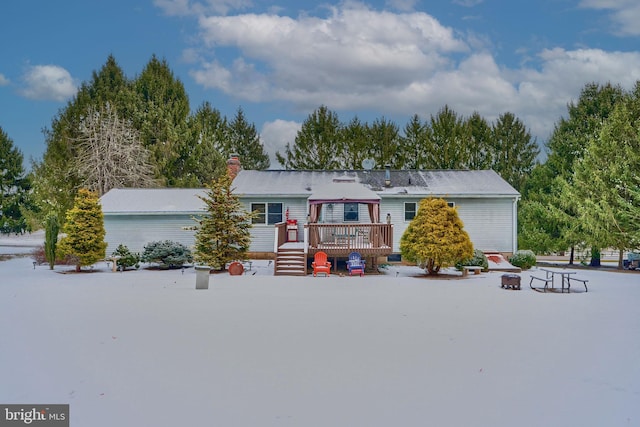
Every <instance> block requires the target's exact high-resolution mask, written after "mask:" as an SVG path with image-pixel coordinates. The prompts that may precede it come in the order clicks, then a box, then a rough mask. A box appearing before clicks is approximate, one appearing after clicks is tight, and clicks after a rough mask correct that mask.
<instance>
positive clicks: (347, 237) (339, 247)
mask: <svg viewBox="0 0 640 427" xmlns="http://www.w3.org/2000/svg"><path fill="white" fill-rule="evenodd" d="M276 229H277V244H276V245H277V248H281V247H283V245H287V246H285V248H287V247H288V248H293V247H294V246H301V247H302V249H304V250H305V253H306V254H307V256H311V257H312V256H313V255H314V254H315V253H316V252H319V251H322V252H325V253H326V254H327V255H329V256H332V257H347V256H349V254H350V253H351V252H360V254H361V255H362V256H363V257H375V256H386V255H389V254H391V253H392V251H393V225H392V224H366V223H364V224H356V223H336V224H305V225H304V233H303V235H302V236H303V239H302V241H300V242H287V239H286V237H287V236H286V224H285V223H280V224H276Z"/></svg>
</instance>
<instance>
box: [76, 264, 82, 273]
mask: <svg viewBox="0 0 640 427" xmlns="http://www.w3.org/2000/svg"><path fill="white" fill-rule="evenodd" d="M80 268H81V266H80V264H76V273H80V271H81V270H80Z"/></svg>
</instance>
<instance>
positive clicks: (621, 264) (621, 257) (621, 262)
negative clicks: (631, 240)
mask: <svg viewBox="0 0 640 427" xmlns="http://www.w3.org/2000/svg"><path fill="white" fill-rule="evenodd" d="M619 251H620V252H619V253H618V270H624V249H622V248H620V249H619Z"/></svg>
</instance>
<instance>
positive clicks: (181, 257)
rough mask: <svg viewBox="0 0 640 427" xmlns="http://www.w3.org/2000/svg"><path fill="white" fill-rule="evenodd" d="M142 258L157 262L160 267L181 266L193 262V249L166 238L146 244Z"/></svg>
mask: <svg viewBox="0 0 640 427" xmlns="http://www.w3.org/2000/svg"><path fill="white" fill-rule="evenodd" d="M141 260H142V261H144V262H148V263H151V262H153V263H157V264H158V265H159V266H160V268H180V267H182V266H183V265H184V264H188V263H191V262H193V257H192V256H191V250H190V249H189V248H187V247H186V246H185V245H183V244H182V243H179V242H172V241H171V240H164V241H158V242H151V243H149V244H147V245H145V247H144V252H142V256H141Z"/></svg>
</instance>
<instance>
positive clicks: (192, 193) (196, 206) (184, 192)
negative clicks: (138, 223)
mask: <svg viewBox="0 0 640 427" xmlns="http://www.w3.org/2000/svg"><path fill="white" fill-rule="evenodd" d="M205 195H206V189H202V188H114V189H112V190H110V191H109V192H107V193H106V194H104V195H103V196H102V197H101V198H100V204H101V205H102V212H103V213H105V214H119V213H123V214H125V213H126V214H129V215H131V214H136V213H138V214H157V213H162V214H168V213H177V214H187V213H201V212H202V211H204V210H205V204H204V202H203V201H202V200H200V199H199V198H198V196H205Z"/></svg>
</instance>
